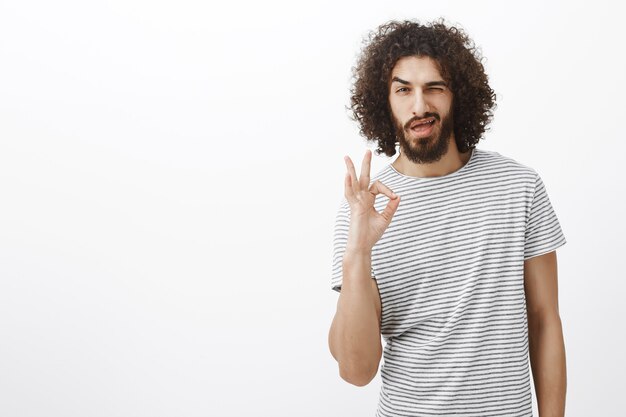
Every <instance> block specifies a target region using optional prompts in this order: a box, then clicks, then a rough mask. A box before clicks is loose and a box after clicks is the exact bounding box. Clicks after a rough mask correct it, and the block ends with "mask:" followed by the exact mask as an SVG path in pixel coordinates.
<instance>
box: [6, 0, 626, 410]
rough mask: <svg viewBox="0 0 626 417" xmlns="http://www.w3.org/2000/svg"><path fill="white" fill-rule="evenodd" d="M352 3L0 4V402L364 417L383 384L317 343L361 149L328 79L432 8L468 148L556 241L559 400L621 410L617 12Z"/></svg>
mask: <svg viewBox="0 0 626 417" xmlns="http://www.w3.org/2000/svg"><path fill="white" fill-rule="evenodd" d="M370 3H371V4H367V3H366V2H363V1H358V2H357V1H351V2H339V1H326V2H321V1H315V2H309V3H307V4H302V3H300V2H292V3H287V2H284V3H279V2H275V1H274V2H252V1H249V2H226V3H225V4H220V5H216V4H213V3H211V2H208V3H207V2H202V1H176V2H174V1H137V0H132V1H129V0H119V1H108V2H106V1H89V2H85V1H78V0H76V1H68V0H62V1H54V2H50V1H23V0H20V1H17V0H14V1H9V0H6V1H2V2H1V3H0V196H1V200H0V415H2V416H81V417H82V416H151V417H154V416H249V415H255V416H373V415H374V411H375V407H376V403H377V401H378V390H379V387H380V375H378V376H377V377H376V378H375V380H374V381H373V382H372V383H370V384H369V385H368V386H366V387H361V388H359V387H356V386H352V385H350V384H348V383H346V382H344V381H343V380H341V378H340V377H339V375H338V371H337V366H336V363H335V362H334V359H333V358H332V356H331V355H330V352H329V350H328V344H327V337H328V330H329V327H330V324H331V321H332V318H333V316H334V313H335V307H336V301H337V297H338V294H337V293H336V292H334V291H332V290H331V289H330V267H331V250H332V227H333V221H334V217H335V214H336V209H337V208H338V205H339V202H340V200H341V198H342V197H343V176H344V172H345V165H344V162H343V156H344V155H350V156H351V157H352V158H353V160H354V161H355V162H356V163H357V167H360V164H361V159H362V157H363V153H364V151H365V149H366V148H368V147H369V148H370V149H374V145H373V144H368V143H366V142H365V140H364V139H363V138H362V137H360V136H359V135H358V126H357V125H356V123H355V122H353V121H351V120H350V119H349V118H348V114H349V113H348V111H347V110H346V109H345V107H346V106H347V105H348V104H349V91H348V89H349V86H350V76H351V73H350V69H351V67H352V66H353V65H354V64H355V62H356V57H357V55H358V53H359V51H360V48H361V41H362V38H364V37H365V35H366V34H367V32H368V31H370V30H373V29H374V28H375V27H377V26H378V25H379V24H381V23H383V22H385V21H387V20H390V19H419V20H420V21H421V22H427V21H431V20H432V19H435V18H438V17H445V18H446V19H447V21H448V22H450V23H453V24H457V25H459V26H460V27H462V28H463V29H465V30H466V31H467V33H468V34H469V35H470V37H472V39H473V40H474V41H475V43H476V44H477V45H478V46H479V47H480V48H481V51H482V53H483V56H484V57H485V61H484V64H485V68H486V70H487V73H488V75H489V77H490V82H491V85H492V88H493V89H494V90H495V91H496V94H497V103H498V108H497V109H496V111H495V118H494V121H493V123H492V125H491V129H490V130H489V131H488V132H487V134H486V135H485V140H484V141H481V142H480V143H479V145H478V147H479V148H483V149H489V150H495V151H497V152H500V153H501V154H503V155H506V156H509V157H512V158H514V159H516V160H517V161H519V162H521V163H523V164H525V165H528V166H531V167H533V168H534V169H536V170H537V172H538V173H539V174H540V175H541V177H542V179H543V180H544V183H545V185H546V188H547V190H548V193H549V196H550V199H551V202H552V204H553V206H554V208H555V211H556V213H557V216H558V217H559V220H560V222H561V226H562V228H563V231H564V234H565V236H566V239H567V242H568V243H567V244H566V245H565V246H564V247H563V248H561V249H559V250H558V261H559V296H560V298H559V301H560V302H559V306H560V313H561V318H562V322H563V329H564V335H565V342H566V352H567V375H568V390H567V415H568V416H570V417H578V416H581V417H583V416H584V417H587V416H621V415H623V412H624V405H623V395H624V394H623V393H624V389H625V385H626V384H625V382H624V375H625V374H626V361H625V359H624V354H623V353H624V345H625V342H626V337H625V333H624V330H623V329H624V318H625V314H624V313H625V311H626V309H625V307H624V305H625V304H626V303H624V278H625V274H624V266H623V261H624V255H623V249H624V243H623V241H624V236H625V235H626V230H625V225H624V213H625V207H624V191H623V190H624V180H625V175H624V168H623V166H624V165H623V164H624V161H625V160H626V148H625V146H624V141H625V140H626V137H625V135H624V128H623V126H624V120H625V115H624V110H625V107H624V98H625V96H626V86H625V84H626V82H625V77H624V74H625V73H626V66H625V62H626V61H625V59H624V53H623V51H624V40H625V39H624V31H623V25H624V17H625V16H624V13H623V12H622V11H621V9H619V8H618V7H621V6H610V5H609V4H610V3H609V2H608V1H604V2H602V1H593V2H586V3H582V2H575V1H563V2H550V3H547V4H546V3H544V2H541V3H539V2H536V3H531V2H495V1H494V2H475V1H473V2H467V1H458V2H446V1H436V2H433V1H428V2H426V1H403V2H395V3H394V4H392V5H390V6H389V5H388V6H384V5H383V2H370ZM614 4H619V3H618V2H615V3H614ZM393 159H395V157H393V158H387V157H385V156H384V155H383V156H374V161H373V166H372V172H373V173H374V172H377V171H379V170H380V169H382V167H383V166H384V165H386V164H388V163H390V162H392V161H393ZM536 415H537V414H536Z"/></svg>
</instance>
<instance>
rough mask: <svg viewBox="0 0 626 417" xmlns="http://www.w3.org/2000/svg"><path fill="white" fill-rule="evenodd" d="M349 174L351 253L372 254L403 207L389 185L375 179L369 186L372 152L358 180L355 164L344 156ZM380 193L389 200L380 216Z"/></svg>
mask: <svg viewBox="0 0 626 417" xmlns="http://www.w3.org/2000/svg"><path fill="white" fill-rule="evenodd" d="M344 160H345V162H346V167H347V170H348V172H347V173H346V177H345V181H344V184H345V193H344V195H345V197H346V199H347V200H348V203H349V204H350V230H349V232H348V243H347V245H346V252H348V251H365V252H367V253H369V252H371V250H372V248H373V247H374V245H375V244H376V242H378V240H379V239H380V238H381V237H382V235H383V233H384V232H385V230H386V229H387V227H388V226H389V223H391V219H392V218H393V215H394V214H395V212H396V210H397V208H398V205H399V204H400V196H399V195H397V194H394V193H393V192H392V191H391V190H390V189H389V188H388V187H387V186H386V185H384V184H383V183H382V182H380V181H378V180H376V181H374V182H373V183H372V185H370V184H369V183H370V165H371V161H372V152H371V151H370V150H369V149H368V150H366V151H365V156H364V157H363V165H362V166H361V176H360V177H359V178H357V176H356V171H355V169H354V164H353V163H352V160H351V159H350V157H348V156H345V157H344ZM378 194H384V195H386V196H387V197H389V202H388V203H387V206H386V207H385V209H384V210H383V211H382V212H381V213H378V212H377V211H376V209H375V208H374V202H375V201H376V196H377V195H378Z"/></svg>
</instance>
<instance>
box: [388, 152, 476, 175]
mask: <svg viewBox="0 0 626 417" xmlns="http://www.w3.org/2000/svg"><path fill="white" fill-rule="evenodd" d="M476 152H478V148H472V153H471V154H470V157H469V159H468V160H467V162H466V163H465V165H463V166H462V167H461V168H459V169H457V170H456V171H454V172H451V173H449V174H446V175H441V176H439V177H414V176H411V175H406V174H403V173H401V172H399V171H398V170H397V169H395V168H394V167H393V165H392V163H390V164H389V168H390V169H391V170H392V171H393V172H395V173H396V175H399V176H401V177H403V178H407V179H410V180H415V181H434V180H443V179H446V178H450V177H453V176H456V175H458V174H460V173H462V172H464V171H465V170H466V169H467V168H466V167H467V166H468V165H469V164H471V163H472V161H473V160H474V159H475V158H474V156H475V155H476ZM394 162H395V161H394Z"/></svg>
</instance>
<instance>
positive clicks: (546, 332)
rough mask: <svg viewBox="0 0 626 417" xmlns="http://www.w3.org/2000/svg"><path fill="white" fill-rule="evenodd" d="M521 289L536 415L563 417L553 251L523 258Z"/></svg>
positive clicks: (562, 367)
mask: <svg viewBox="0 0 626 417" xmlns="http://www.w3.org/2000/svg"><path fill="white" fill-rule="evenodd" d="M524 291H525V293H526V308H527V312H528V342H529V355H530V364H531V368H532V375H533V381H534V384H535V391H536V395H537V404H538V407H539V417H563V416H564V415H565V394H566V389H567V375H566V364H565V343H564V340H563V331H562V327H561V318H560V316H559V306H558V285H557V259H556V251H552V252H549V253H546V254H543V255H539V256H535V257H532V258H529V259H527V260H525V261H524Z"/></svg>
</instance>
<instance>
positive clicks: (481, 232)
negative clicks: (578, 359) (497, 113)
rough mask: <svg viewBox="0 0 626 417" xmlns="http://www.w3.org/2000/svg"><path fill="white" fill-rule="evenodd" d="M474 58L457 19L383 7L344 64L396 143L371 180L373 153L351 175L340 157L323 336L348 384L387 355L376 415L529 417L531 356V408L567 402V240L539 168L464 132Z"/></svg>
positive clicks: (489, 96) (369, 125)
mask: <svg viewBox="0 0 626 417" xmlns="http://www.w3.org/2000/svg"><path fill="white" fill-rule="evenodd" d="M480 60H481V58H480V56H479V54H478V52H477V50H476V49H475V48H474V47H473V46H472V44H471V41H470V40H469V38H468V37H467V35H465V34H464V33H463V32H462V31H461V30H460V29H457V28H454V27H447V26H446V25H445V24H444V23H443V22H441V21H440V22H434V23H432V24H429V25H421V24H418V23H415V22H411V21H404V22H394V21H392V22H388V23H386V24H384V25H382V26H381V27H379V28H378V32H377V33H376V34H375V36H374V37H373V38H372V39H371V42H370V44H369V45H368V46H367V47H366V48H365V50H364V53H363V55H362V57H361V58H360V60H359V63H358V65H357V67H356V68H355V69H354V72H355V76H356V81H355V85H354V89H353V90H352V110H353V112H354V115H355V118H356V120H358V121H359V123H360V126H361V133H362V134H363V135H364V136H365V137H366V138H367V139H369V140H372V141H374V142H376V143H377V144H378V151H379V152H383V153H385V154H386V155H387V156H392V155H394V154H395V152H396V150H395V146H396V144H399V147H400V155H399V156H398V158H397V159H396V160H395V161H394V162H393V163H391V164H389V165H387V166H386V167H385V168H384V169H383V170H381V171H380V172H379V173H378V174H376V175H375V176H373V177H372V178H371V180H370V162H371V152H369V151H366V153H365V157H364V158H363V163H362V166H361V171H360V176H357V173H356V170H355V167H354V165H353V163H352V161H351V159H350V158H348V157H345V158H344V159H345V163H346V166H347V174H346V178H345V184H344V186H345V194H344V196H345V198H344V200H343V201H342V203H341V205H340V207H339V210H338V213H337V218H336V224H335V230H334V254H333V265H332V282H331V285H332V289H333V290H335V291H338V292H339V293H340V294H339V300H338V304H337V312H336V314H335V317H334V319H333V322H332V325H331V329H330V332H329V347H330V351H331V353H332V355H333V357H334V358H335V359H336V360H337V362H338V366H339V373H340V376H341V377H342V378H343V379H344V380H346V381H347V382H349V383H352V384H354V385H357V386H363V385H366V384H368V383H369V382H370V381H371V380H372V379H373V378H374V376H375V375H376V373H377V371H378V367H379V364H380V361H381V357H383V356H384V363H383V365H382V367H381V369H380V370H381V377H382V387H381V391H380V396H379V402H378V409H377V413H376V415H377V416H389V417H392V416H394V417H395V416H452V415H454V416H465V417H467V416H507V417H511V416H532V415H533V414H532V393H531V385H530V371H531V369H532V375H533V379H534V383H535V388H536V395H537V402H538V406H539V414H540V417H556V416H560V417H563V415H564V410H565V393H566V366H565V347H564V341H563V334H562V329H561V321H560V317H559V311H558V300H557V299H558V296H557V260H556V251H555V249H556V248H558V247H561V246H562V245H564V244H565V243H566V240H565V236H564V235H563V232H562V230H561V227H560V224H559V222H558V219H557V217H556V214H555V212H554V210H553V208H552V205H551V203H550V200H549V198H548V195H547V191H546V188H545V186H544V184H543V182H542V180H541V177H540V176H539V175H538V174H537V172H536V171H535V170H534V169H532V168H530V167H526V166H524V165H522V164H521V163H519V162H517V161H515V160H513V159H512V158H508V157H505V156H502V155H500V154H499V153H497V152H494V151H487V150H482V149H479V148H477V147H476V144H477V142H478V141H479V139H480V138H481V136H482V134H483V133H484V131H485V128H486V126H487V124H488V123H489V122H490V120H491V118H492V112H491V111H492V109H493V108H494V107H495V94H494V92H493V91H492V90H491V88H490V87H489V85H488V82H487V76H486V74H485V72H484V68H483V66H482V64H481V63H480ZM377 197H379V198H377ZM381 335H382V337H383V339H384V340H385V342H386V344H385V347H384V350H383V348H382V345H381V340H380V338H381ZM529 356H530V367H529V361H528V358H529Z"/></svg>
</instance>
